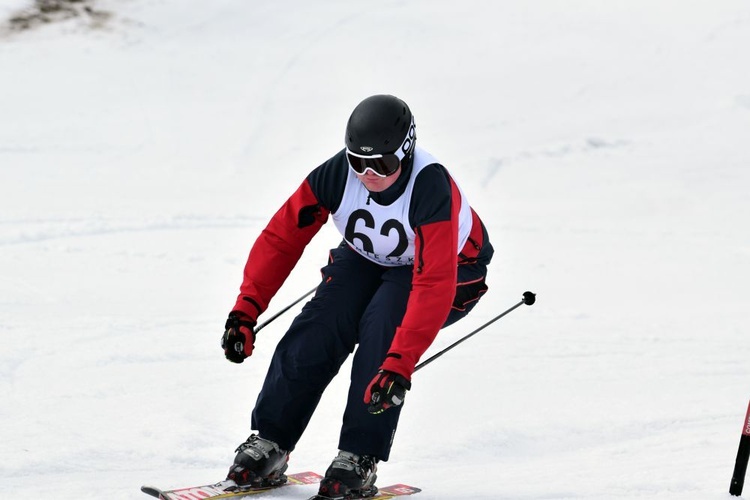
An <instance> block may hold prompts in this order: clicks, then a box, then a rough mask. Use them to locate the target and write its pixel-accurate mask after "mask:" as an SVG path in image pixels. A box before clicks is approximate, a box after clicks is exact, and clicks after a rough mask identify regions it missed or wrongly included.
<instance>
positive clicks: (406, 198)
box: [332, 147, 472, 266]
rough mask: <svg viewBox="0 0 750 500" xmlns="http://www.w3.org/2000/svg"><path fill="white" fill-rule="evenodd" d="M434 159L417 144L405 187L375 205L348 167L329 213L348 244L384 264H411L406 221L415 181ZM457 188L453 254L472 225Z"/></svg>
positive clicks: (411, 238)
mask: <svg viewBox="0 0 750 500" xmlns="http://www.w3.org/2000/svg"><path fill="white" fill-rule="evenodd" d="M435 163H438V161H437V160H436V159H435V158H434V157H433V156H432V155H430V154H429V153H428V152H426V151H425V150H423V149H421V148H419V147H417V148H416V149H415V151H414V166H413V167H412V172H411V177H410V178H409V182H408V184H407V186H406V189H405V190H404V192H403V193H402V194H401V196H399V197H398V198H397V199H396V200H395V201H394V202H393V203H391V204H390V205H387V206H383V205H378V204H377V203H376V202H375V201H374V200H371V199H369V192H368V191H367V189H366V188H365V186H364V184H362V182H360V180H359V179H357V176H356V174H355V173H354V172H352V170H351V169H349V171H348V174H347V179H346V187H345V188H344V195H343V198H342V200H341V204H340V205H339V208H338V210H336V212H334V213H333V214H332V218H333V223H334V224H335V226H336V228H337V229H338V230H339V232H340V233H341V235H342V236H343V237H344V239H345V240H346V242H347V243H348V244H349V246H350V247H352V248H353V249H354V250H356V251H357V252H359V253H360V255H362V256H363V257H365V258H367V259H369V260H371V261H373V262H376V263H378V264H381V265H384V266H405V265H413V264H414V237H415V234H414V229H413V228H412V227H411V224H410V223H409V206H410V204H411V199H412V193H413V191H414V181H415V179H416V178H417V175H418V174H419V172H420V171H421V170H422V169H423V168H425V167H426V166H428V165H432V164H435ZM454 182H455V181H454ZM456 185H458V184H456ZM458 189H459V192H460V193H461V200H460V202H461V209H460V211H459V225H458V226H459V227H458V248H456V255H458V252H459V251H460V250H461V249H462V248H463V246H464V244H465V243H466V240H467V239H468V238H469V234H470V232H471V225H472V215H471V207H470V206H469V203H468V201H467V200H466V196H464V193H463V191H461V188H460V187H459V188H458Z"/></svg>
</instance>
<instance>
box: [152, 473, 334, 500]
mask: <svg viewBox="0 0 750 500" xmlns="http://www.w3.org/2000/svg"><path fill="white" fill-rule="evenodd" d="M321 479H323V476H321V475H320V474H316V473H315V472H299V473H297V474H287V475H286V482H285V483H281V484H279V485H277V486H267V487H261V488H245V489H237V483H235V482H234V481H232V480H225V481H220V482H218V483H214V484H204V485H201V486H192V487H189V488H179V489H175V490H162V489H159V488H155V487H153V486H141V491H142V492H144V493H146V494H147V495H151V496H152V497H156V498H159V499H160V500H207V499H211V500H213V499H218V498H243V497H249V496H251V495H257V494H259V493H263V492H266V491H270V490H275V489H277V488H283V487H285V486H293V485H296V484H316V483H319V482H320V480H321Z"/></svg>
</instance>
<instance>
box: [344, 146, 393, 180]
mask: <svg viewBox="0 0 750 500" xmlns="http://www.w3.org/2000/svg"><path fill="white" fill-rule="evenodd" d="M346 157H347V159H348V160H349V166H350V167H351V168H352V170H354V172H356V173H358V174H364V173H365V172H366V171H367V169H370V170H372V171H373V173H375V174H376V175H379V176H381V177H388V176H389V175H393V174H394V173H396V170H398V167H399V166H400V165H401V160H400V159H399V158H398V156H396V155H395V154H387V155H373V156H359V155H357V154H354V153H352V152H351V151H348V150H347V152H346Z"/></svg>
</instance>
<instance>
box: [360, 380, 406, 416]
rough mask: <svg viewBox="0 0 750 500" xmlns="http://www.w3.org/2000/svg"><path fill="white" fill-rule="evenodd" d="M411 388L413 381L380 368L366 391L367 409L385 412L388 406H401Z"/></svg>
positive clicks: (372, 411)
mask: <svg viewBox="0 0 750 500" xmlns="http://www.w3.org/2000/svg"><path fill="white" fill-rule="evenodd" d="M409 389H411V382H409V381H408V380H406V379H405V378H404V377H402V376H401V375H399V374H398V373H394V372H389V371H388V370H380V371H379V372H378V374H377V375H375V378H373V379H372V382H370V384H369V385H368V386H367V389H366V391H365V404H367V405H369V406H368V407H367V411H368V412H370V413H373V414H376V413H383V412H384V411H385V410H387V409H388V408H391V407H393V406H399V405H400V404H401V403H403V402H404V398H406V391H408V390H409Z"/></svg>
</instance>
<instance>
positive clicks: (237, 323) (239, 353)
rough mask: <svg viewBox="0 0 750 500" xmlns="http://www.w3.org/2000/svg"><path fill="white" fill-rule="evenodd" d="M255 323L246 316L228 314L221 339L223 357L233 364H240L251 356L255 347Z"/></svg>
mask: <svg viewBox="0 0 750 500" xmlns="http://www.w3.org/2000/svg"><path fill="white" fill-rule="evenodd" d="M254 327H255V321H253V320H252V319H250V318H248V317H247V316H244V315H243V316H240V315H239V314H237V313H234V312H232V313H229V318H228V319H227V323H226V325H224V335H222V337H221V348H222V349H224V356H226V358H227V359H228V360H229V361H231V362H233V363H242V362H243V361H245V358H247V357H250V356H251V355H252V354H253V346H254V345H255V332H254V331H253V328H254Z"/></svg>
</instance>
